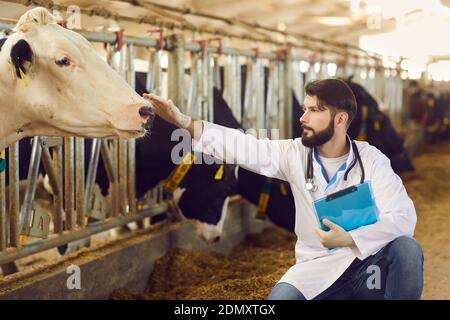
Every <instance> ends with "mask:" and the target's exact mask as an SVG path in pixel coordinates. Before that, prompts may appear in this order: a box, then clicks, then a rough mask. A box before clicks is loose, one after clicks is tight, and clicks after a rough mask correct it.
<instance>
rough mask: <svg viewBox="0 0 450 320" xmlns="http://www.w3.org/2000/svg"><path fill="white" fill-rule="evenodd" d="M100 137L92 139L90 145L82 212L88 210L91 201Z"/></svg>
mask: <svg viewBox="0 0 450 320" xmlns="http://www.w3.org/2000/svg"><path fill="white" fill-rule="evenodd" d="M100 144H101V139H93V140H92V145H91V156H90V158H89V167H88V172H87V178H86V187H85V193H84V212H86V213H87V212H89V211H90V210H91V209H92V208H91V203H92V195H93V190H94V184H95V177H96V176H97V168H98V158H99V155H100Z"/></svg>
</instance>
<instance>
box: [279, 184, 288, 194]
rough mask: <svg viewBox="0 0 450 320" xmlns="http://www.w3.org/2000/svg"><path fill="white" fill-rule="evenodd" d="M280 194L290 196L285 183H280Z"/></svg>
mask: <svg viewBox="0 0 450 320" xmlns="http://www.w3.org/2000/svg"><path fill="white" fill-rule="evenodd" d="M280 193H281V194H282V195H283V196H287V195H288V193H287V190H286V186H285V185H284V183H280Z"/></svg>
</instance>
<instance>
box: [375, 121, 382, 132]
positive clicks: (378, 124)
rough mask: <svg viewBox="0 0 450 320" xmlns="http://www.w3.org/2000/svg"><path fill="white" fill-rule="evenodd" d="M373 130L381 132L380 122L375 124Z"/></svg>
mask: <svg viewBox="0 0 450 320" xmlns="http://www.w3.org/2000/svg"><path fill="white" fill-rule="evenodd" d="M373 128H374V129H375V131H380V130H381V124H380V122H379V121H375V123H374V124H373Z"/></svg>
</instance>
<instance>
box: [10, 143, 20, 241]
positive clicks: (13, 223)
mask: <svg viewBox="0 0 450 320" xmlns="http://www.w3.org/2000/svg"><path fill="white" fill-rule="evenodd" d="M8 160H9V168H8V171H9V208H8V209H9V210H8V211H9V242H10V245H11V246H12V247H18V246H19V217H20V216H19V213H20V200H19V143H18V142H16V143H14V144H13V145H11V146H10V147H9V158H8Z"/></svg>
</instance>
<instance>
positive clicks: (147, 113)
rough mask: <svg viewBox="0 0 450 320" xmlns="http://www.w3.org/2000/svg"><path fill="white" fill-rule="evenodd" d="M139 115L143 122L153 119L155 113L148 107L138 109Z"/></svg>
mask: <svg viewBox="0 0 450 320" xmlns="http://www.w3.org/2000/svg"><path fill="white" fill-rule="evenodd" d="M139 115H140V116H141V117H142V118H143V119H144V120H146V121H147V120H149V119H151V118H153V117H155V113H154V112H153V110H152V109H151V108H150V107H149V106H143V107H141V108H140V109H139Z"/></svg>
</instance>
